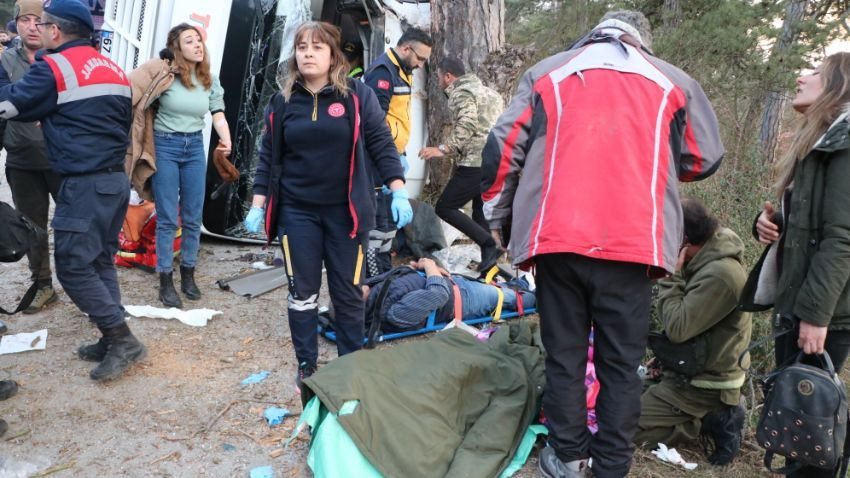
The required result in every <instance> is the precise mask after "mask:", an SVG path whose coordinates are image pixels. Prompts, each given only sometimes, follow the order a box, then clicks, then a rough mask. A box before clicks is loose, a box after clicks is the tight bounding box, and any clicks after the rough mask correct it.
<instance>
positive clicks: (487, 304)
mask: <svg viewBox="0 0 850 478" xmlns="http://www.w3.org/2000/svg"><path fill="white" fill-rule="evenodd" d="M417 271H423V272H424V273H425V275H424V276H423V275H422V274H419V273H418V272H417ZM386 284H389V289H387V291H386V296H385V297H384V299H383V301H381V300H380V296H381V293H382V291H383V289H384V288H385V285H386ZM361 288H362V289H363V299H364V300H365V301H366V323H367V325H368V324H369V323H370V322H371V321H372V319H373V318H374V317H378V318H379V319H380V321H381V328H382V330H384V332H390V331H396V332H399V331H405V330H415V329H418V328H421V327H423V326H424V325H425V322H426V320H427V319H428V316H429V315H430V314H431V312H433V311H435V310H436V311H437V312H436V317H435V319H436V320H435V323H447V322H450V321H451V320H452V319H453V318H454V315H455V302H456V301H457V298H458V297H460V303H461V311H462V316H463V318H465V319H466V318H478V317H484V316H486V315H490V314H491V313H492V312H493V311H494V310H496V307H497V306H498V303H499V293H500V291H501V293H502V295H503V302H502V307H503V308H504V309H505V310H511V311H513V310H517V308H518V304H517V294H519V295H520V308H522V309H531V308H533V307H534V306H535V297H534V292H531V291H530V290H529V289H528V283H527V282H526V281H525V280H524V279H515V280H513V281H510V282H504V283H501V284H499V287H497V286H494V285H488V284H485V283H483V282H478V281H475V280H470V279H467V278H465V277H463V276H459V275H453V274H449V273H448V272H447V271H446V270H445V269H442V268H441V267H439V266H437V264H436V263H435V262H434V261H433V260H431V259H426V258H422V259H419V261H415V262H411V263H410V266H409V267H408V266H401V267H396V268H394V269H392V270H390V271H389V272H385V273H383V274H380V275H378V276H375V277H372V278H369V279H367V280H366V281H365V282H364V284H363V285H362V286H361Z"/></svg>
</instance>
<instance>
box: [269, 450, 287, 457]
mask: <svg viewBox="0 0 850 478" xmlns="http://www.w3.org/2000/svg"><path fill="white" fill-rule="evenodd" d="M284 453H286V450H284V449H283V448H276V449H274V450H272V451H270V452H269V458H277V457H279V456H281V455H283V454H284Z"/></svg>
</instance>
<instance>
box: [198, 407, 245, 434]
mask: <svg viewBox="0 0 850 478" xmlns="http://www.w3.org/2000/svg"><path fill="white" fill-rule="evenodd" d="M238 402H239V400H233V401H232V402H230V403H228V404H227V405H225V407H224V408H222V409H221V411H220V412H218V415H216V416H215V417H213V419H212V420H210V421H209V422H208V423H207V424H206V425H204V426H203V427H202V428H201V429H200V430H198V431H196V432H195V433H193V434H192V438H194V437H195V436H197V435H198V434H201V433H204V432H207V431H210V430H211V429H212V426H213V425H215V422H217V421H218V419H219V418H221V417H222V415H224V414H225V413H227V411H228V410H230V408H231V407H233V405H236V404H237V403H238Z"/></svg>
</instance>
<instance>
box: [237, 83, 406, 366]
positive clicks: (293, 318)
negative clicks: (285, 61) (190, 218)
mask: <svg viewBox="0 0 850 478" xmlns="http://www.w3.org/2000/svg"><path fill="white" fill-rule="evenodd" d="M349 87H350V91H349V94H348V95H347V96H342V95H340V94H339V93H338V92H337V91H336V90H335V89H333V88H332V87H325V88H324V89H322V90H321V91H319V92H317V93H315V94H314V93H312V92H310V91H309V90H307V89H306V88H304V87H303V86H302V85H300V84H296V85H295V86H294V87H293V92H292V96H291V97H290V99H289V102H284V101H283V97H282V96H281V95H280V94H278V95H275V96H274V97H272V99H271V101H270V102H269V106H268V107H267V109H266V129H265V134H264V135H263V142H262V145H261V149H260V160H259V162H258V163H257V172H256V175H255V176H254V194H262V195H265V196H266V228H267V231H266V232H267V234H268V235H269V238H271V237H274V236H275V235H278V236H280V237H281V238H282V241H283V243H284V244H287V245H288V249H289V251H288V252H287V262H288V264H289V266H288V271H287V272H288V273H289V274H290V275H291V276H292V277H293V282H294V284H293V285H294V287H290V290H289V297H288V298H287V302H288V312H287V316H288V319H289V330H290V332H291V333H292V344H293V346H294V348H295V355H296V357H297V358H298V363H299V364H302V363H303V364H307V365H308V366H310V367H313V369H315V366H316V360H317V358H318V353H319V348H318V334H317V332H316V331H317V328H318V310H317V309H318V304H319V303H318V298H319V288H320V286H321V283H322V264H323V263H324V264H325V266H326V270H327V281H328V291H329V293H330V296H331V301H332V302H333V305H334V309H335V313H336V316H335V319H336V322H335V327H336V331H337V337H338V340H337V351H338V353H339V355H345V354H347V353H350V352H354V351H355V350H358V349H359V348H360V347H361V346H362V345H363V338H364V317H363V295H362V292H361V291H360V288H359V287H358V285H359V283H360V276H361V274H362V252H363V242H364V239H365V236H366V234H367V233H368V231H370V230H372V229H373V228H374V226H375V201H374V195H373V186H372V174H371V173H370V168H372V167H374V169H375V170H377V171H378V172H379V174H380V176H381V178H382V179H383V182H384V183H385V184H389V183H390V182H392V181H394V180H396V179H403V177H404V172H403V170H402V168H401V163H400V162H399V160H398V152H397V151H396V148H395V146H394V145H393V141H392V136H390V131H389V129H388V128H387V125H386V123H385V122H384V118H383V114H382V111H381V109H380V105H379V104H378V101H377V99H376V98H375V94H374V93H373V92H372V91H371V90H370V89H369V88H368V87H367V86H366V85H364V84H362V83H360V82H359V81H354V80H349ZM284 236H286V237H285V238H284ZM290 266H291V267H290Z"/></svg>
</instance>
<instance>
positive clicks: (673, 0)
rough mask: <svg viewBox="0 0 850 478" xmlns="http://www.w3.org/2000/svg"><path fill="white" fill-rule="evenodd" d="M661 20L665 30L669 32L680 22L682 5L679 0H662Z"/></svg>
mask: <svg viewBox="0 0 850 478" xmlns="http://www.w3.org/2000/svg"><path fill="white" fill-rule="evenodd" d="M661 12H662V14H661V19H662V20H661V21H662V22H663V23H662V25H663V28H664V30H665V31H668V32H671V31H673V30H675V29H676V28H678V27H679V23H681V22H682V6H681V5H680V3H679V0H664V5H663V6H662V10H661Z"/></svg>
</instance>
